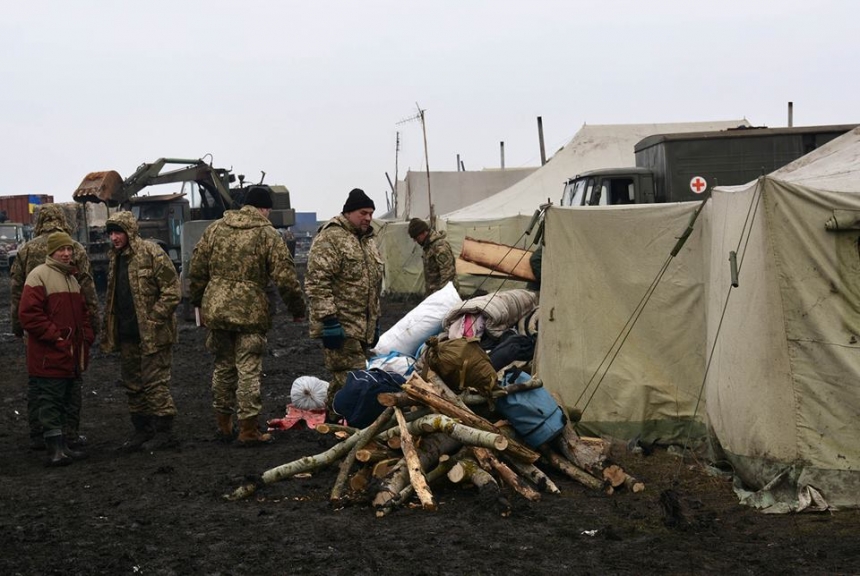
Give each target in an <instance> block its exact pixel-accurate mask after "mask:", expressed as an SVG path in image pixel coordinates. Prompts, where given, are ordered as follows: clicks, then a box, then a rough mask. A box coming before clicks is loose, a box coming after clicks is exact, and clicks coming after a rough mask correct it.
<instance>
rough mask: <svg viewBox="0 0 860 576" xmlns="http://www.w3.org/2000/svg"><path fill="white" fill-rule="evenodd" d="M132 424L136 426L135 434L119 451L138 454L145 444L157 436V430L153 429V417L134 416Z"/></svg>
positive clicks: (132, 416)
mask: <svg viewBox="0 0 860 576" xmlns="http://www.w3.org/2000/svg"><path fill="white" fill-rule="evenodd" d="M131 424H132V426H134V432H133V433H132V435H131V438H129V439H128V440H126V441H125V443H124V444H123V445H122V446H120V448H119V449H120V451H122V452H137V451H138V450H140V447H141V446H143V443H144V442H146V441H147V440H149V439H151V438H152V437H153V436H155V430H153V428H152V416H147V415H145V414H132V415H131Z"/></svg>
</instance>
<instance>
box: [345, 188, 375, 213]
mask: <svg viewBox="0 0 860 576" xmlns="http://www.w3.org/2000/svg"><path fill="white" fill-rule="evenodd" d="M362 208H370V209H372V210H376V204H374V203H373V200H371V199H370V197H369V196H368V195H367V194H365V193H364V190H362V189H361V188H353V189H352V190H350V191H349V198H347V199H346V203H345V204H344V205H343V210H342V212H343V213H344V214H346V213H347V212H355V211H356V210H361V209H362Z"/></svg>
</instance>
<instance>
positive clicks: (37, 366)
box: [18, 232, 94, 466]
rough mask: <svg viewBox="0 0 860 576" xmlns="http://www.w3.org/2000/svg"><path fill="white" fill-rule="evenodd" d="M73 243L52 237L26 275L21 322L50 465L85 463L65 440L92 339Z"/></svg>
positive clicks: (66, 238) (59, 236)
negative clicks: (41, 258) (74, 393)
mask: <svg viewBox="0 0 860 576" xmlns="http://www.w3.org/2000/svg"><path fill="white" fill-rule="evenodd" d="M73 253H74V250H73V242H72V238H71V237H70V236H69V235H68V234H66V233H65V232H54V233H52V234H51V235H50V236H48V257H47V258H45V263H44V264H40V265H39V266H37V267H36V268H34V269H33V271H32V272H30V274H28V275H27V281H26V282H25V283H24V291H23V293H22V294H21V301H20V303H19V305H18V319H19V320H20V321H21V326H22V327H23V328H24V330H25V331H26V333H27V373H28V374H29V376H30V379H29V383H28V386H29V387H30V397H31V398H33V399H34V401H35V404H36V410H37V413H38V415H39V421H40V423H41V425H42V428H43V429H44V437H45V445H46V447H47V450H48V460H47V462H46V465H48V466H64V465H66V464H71V462H72V460H73V459H76V458H82V457H83V456H84V455H83V453H81V452H75V451H73V450H71V449H69V448H68V447H67V446H66V444H65V440H64V438H63V428H64V424H65V422H64V420H65V418H66V413H67V405H68V403H69V402H70V401H71V395H72V391H73V390H74V388H75V386H76V385H77V384H78V383H79V380H80V378H81V374H82V373H83V371H84V370H85V369H86V367H87V363H88V362H89V348H90V345H91V344H92V343H93V340H94V333H93V328H92V324H91V320H90V316H89V310H88V309H87V302H86V299H85V298H84V295H83V294H82V293H81V287H80V285H79V284H78V281H77V280H76V279H75V272H76V270H75V269H74V267H73V266H72V265H71V262H72V254H73Z"/></svg>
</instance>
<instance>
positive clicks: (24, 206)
mask: <svg viewBox="0 0 860 576" xmlns="http://www.w3.org/2000/svg"><path fill="white" fill-rule="evenodd" d="M53 203H54V197H53V196H49V195H48V194H17V195H15V196H0V212H5V213H6V221H7V222H19V223H21V224H33V212H34V209H35V207H36V206H37V205H39V204H53ZM0 219H2V218H0Z"/></svg>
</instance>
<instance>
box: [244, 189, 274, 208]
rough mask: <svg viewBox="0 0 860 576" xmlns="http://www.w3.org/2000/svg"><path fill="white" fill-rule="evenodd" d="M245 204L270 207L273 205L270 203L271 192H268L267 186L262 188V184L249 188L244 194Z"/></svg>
mask: <svg viewBox="0 0 860 576" xmlns="http://www.w3.org/2000/svg"><path fill="white" fill-rule="evenodd" d="M245 206H254V207H255V208H271V207H272V206H274V204H273V203H272V194H271V193H270V192H269V189H268V188H263V187H262V186H254V187H253V188H249V189H248V192H247V193H246V194H245Z"/></svg>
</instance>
